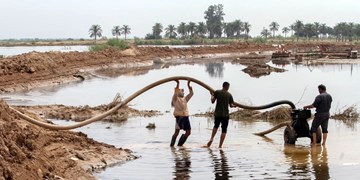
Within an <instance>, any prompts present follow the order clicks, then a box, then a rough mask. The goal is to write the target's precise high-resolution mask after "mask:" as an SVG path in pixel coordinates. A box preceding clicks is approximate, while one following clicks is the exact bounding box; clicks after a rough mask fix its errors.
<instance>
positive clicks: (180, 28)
mask: <svg viewBox="0 0 360 180" xmlns="http://www.w3.org/2000/svg"><path fill="white" fill-rule="evenodd" d="M177 32H178V33H179V34H180V35H181V38H185V37H186V35H187V32H188V31H187V26H186V23H184V22H181V23H180V24H179V26H178V27H177Z"/></svg>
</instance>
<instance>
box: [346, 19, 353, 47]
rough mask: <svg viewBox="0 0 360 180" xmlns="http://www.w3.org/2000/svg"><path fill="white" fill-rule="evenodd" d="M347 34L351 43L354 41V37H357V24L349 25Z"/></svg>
mask: <svg viewBox="0 0 360 180" xmlns="http://www.w3.org/2000/svg"><path fill="white" fill-rule="evenodd" d="M347 32H348V37H349V41H350V42H351V41H352V37H353V36H354V35H355V24H354V23H352V22H350V23H348V24H347Z"/></svg>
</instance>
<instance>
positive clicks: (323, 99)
mask: <svg viewBox="0 0 360 180" xmlns="http://www.w3.org/2000/svg"><path fill="white" fill-rule="evenodd" d="M318 90H319V93H320V94H319V95H317V96H316V98H315V101H314V102H313V103H312V104H310V105H307V106H304V109H310V108H316V113H315V117H314V120H313V122H312V124H311V133H312V138H313V139H312V143H311V145H315V144H316V130H317V128H318V127H319V126H321V129H322V133H323V143H322V145H325V143H326V139H327V134H328V121H329V117H330V112H329V111H330V108H331V102H332V97H331V95H330V94H328V93H327V92H326V87H325V86H324V85H323V84H320V85H319V86H318Z"/></svg>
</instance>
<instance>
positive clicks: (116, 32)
mask: <svg viewBox="0 0 360 180" xmlns="http://www.w3.org/2000/svg"><path fill="white" fill-rule="evenodd" d="M111 32H112V35H113V36H116V39H118V36H120V35H121V28H120V26H114V28H113V29H112V31H111Z"/></svg>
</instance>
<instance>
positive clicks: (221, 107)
mask: <svg viewBox="0 0 360 180" xmlns="http://www.w3.org/2000/svg"><path fill="white" fill-rule="evenodd" d="M229 88H230V84H229V83H228V82H224V83H223V88H222V89H221V90H216V91H215V92H214V94H211V103H213V104H214V103H215V101H216V106H215V113H214V117H215V125H214V128H213V130H212V134H211V138H210V140H209V142H208V143H207V147H210V146H211V143H212V142H213V140H214V136H215V135H216V132H217V130H218V128H219V126H220V123H221V132H222V133H221V136H220V144H219V148H222V144H223V143H224V139H225V136H226V132H227V127H228V124H229V106H230V107H235V105H234V104H233V103H234V100H233V97H232V95H231V94H230V93H229V92H228V90H229Z"/></svg>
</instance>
